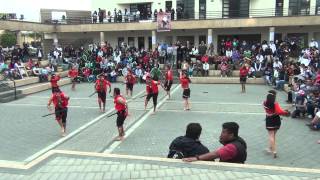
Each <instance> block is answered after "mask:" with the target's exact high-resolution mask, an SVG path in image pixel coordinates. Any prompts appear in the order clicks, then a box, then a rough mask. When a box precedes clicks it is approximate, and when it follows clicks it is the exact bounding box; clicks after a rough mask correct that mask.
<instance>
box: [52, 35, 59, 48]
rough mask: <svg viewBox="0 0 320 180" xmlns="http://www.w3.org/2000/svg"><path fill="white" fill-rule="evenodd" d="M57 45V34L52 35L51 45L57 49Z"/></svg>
mask: <svg viewBox="0 0 320 180" xmlns="http://www.w3.org/2000/svg"><path fill="white" fill-rule="evenodd" d="M58 43H59V41H58V34H57V33H53V45H54V46H55V47H57V46H58Z"/></svg>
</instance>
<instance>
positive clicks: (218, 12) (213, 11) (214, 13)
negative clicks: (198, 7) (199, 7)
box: [207, 0, 222, 19]
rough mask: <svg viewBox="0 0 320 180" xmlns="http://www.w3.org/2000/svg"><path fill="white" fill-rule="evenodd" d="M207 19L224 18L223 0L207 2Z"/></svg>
mask: <svg viewBox="0 0 320 180" xmlns="http://www.w3.org/2000/svg"><path fill="white" fill-rule="evenodd" d="M207 18H209V19H211V18H222V0H214V1H211V0H207Z"/></svg>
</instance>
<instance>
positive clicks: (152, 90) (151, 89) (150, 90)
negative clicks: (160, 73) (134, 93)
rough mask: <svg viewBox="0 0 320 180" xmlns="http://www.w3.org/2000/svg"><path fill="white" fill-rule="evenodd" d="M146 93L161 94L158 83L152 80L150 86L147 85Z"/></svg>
mask: <svg viewBox="0 0 320 180" xmlns="http://www.w3.org/2000/svg"><path fill="white" fill-rule="evenodd" d="M146 91H147V93H148V94H150V93H154V94H156V93H158V92H159V88H158V81H153V80H151V82H150V83H149V84H146Z"/></svg>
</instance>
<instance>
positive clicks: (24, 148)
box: [0, 83, 320, 179]
mask: <svg viewBox="0 0 320 180" xmlns="http://www.w3.org/2000/svg"><path fill="white" fill-rule="evenodd" d="M113 87H120V88H121V91H122V93H124V85H123V84H120V83H119V84H113ZM62 89H63V90H64V91H65V92H66V93H67V94H68V95H69V96H70V97H71V100H70V103H69V104H70V107H69V113H68V135H67V136H66V137H64V138H61V137H60V133H59V127H58V125H57V123H56V122H55V121H54V119H53V116H48V117H45V118H42V117H41V115H44V114H47V113H49V112H48V110H47V108H46V104H47V101H48V98H49V96H50V93H51V91H49V90H48V91H44V92H41V93H36V94H33V95H30V96H27V97H26V98H23V99H20V100H17V101H14V102H10V103H5V104H0V113H1V118H0V123H1V127H0V128H1V131H0V144H1V148H0V165H3V164H7V165H10V164H12V167H11V166H10V167H9V166H8V167H6V168H0V179H50V178H51V179H81V177H82V178H83V179H134V178H137V179H139V178H162V177H168V178H173V179H178V178H180V179H185V178H184V177H191V176H190V175H194V177H193V178H192V179H197V178H200V179H212V178H213V177H215V178H216V179H232V178H234V179H245V178H249V179H255V178H256V179H261V178H266V179H272V178H283V179H285V178H288V179H291V178H296V179H302V178H306V179H309V178H316V177H320V173H319V172H320V170H319V172H317V173H312V172H310V173H306V172H305V173H303V172H302V171H297V172H296V171H294V172H295V173H292V172H291V171H290V168H292V169H293V168H306V169H320V163H319V161H318V160H317V158H318V157H320V151H319V148H320V145H318V144H316V141H317V140H318V139H320V134H319V132H313V131H310V130H309V129H308V128H307V127H306V126H305V125H304V124H305V123H307V122H308V120H307V119H304V120H302V119H291V118H283V121H282V128H281V130H280V131H279V133H278V135H277V145H278V154H279V158H277V159H273V158H272V157H271V156H268V155H267V154H265V152H264V149H265V148H266V147H267V132H266V130H265V128H264V126H265V125H264V123H265V121H264V111H263V108H262V106H261V103H262V101H263V100H264V98H265V95H266V92H267V91H268V90H269V89H268V87H266V86H263V85H248V86H247V93H246V94H242V93H240V85H231V84H226V85H218V84H213V85H200V84H192V85H191V111H187V112H186V111H183V108H182V99H181V94H182V91H181V88H180V87H179V86H178V85H174V86H173V88H172V92H173V94H172V98H171V99H167V97H166V96H165V94H164V91H163V90H162V89H161V91H160V94H159V98H158V104H159V109H158V111H157V113H156V114H154V115H153V114H151V112H152V110H151V109H152V101H150V103H149V106H148V110H147V111H144V110H143V104H144V102H143V100H144V99H143V98H141V96H143V94H144V91H145V86H144V85H136V86H135V87H134V95H133V98H129V99H128V100H129V114H130V115H129V117H128V119H127V120H126V123H125V126H126V129H127V130H126V136H127V137H126V139H125V140H124V141H123V142H117V141H113V139H114V137H115V136H116V135H117V130H116V128H115V118H116V117H115V116H113V117H110V118H107V115H108V114H111V113H113V112H114V111H113V100H112V98H111V97H110V96H108V99H107V107H106V111H107V112H106V113H99V111H98V108H97V100H96V97H95V96H93V97H91V98H90V97H88V96H89V95H90V94H91V93H92V92H93V84H80V85H78V86H77V90H76V91H71V90H70V86H69V85H67V86H64V87H62ZM285 99H286V95H285V93H283V92H279V94H278V101H279V102H280V104H281V105H282V107H290V106H289V105H287V104H286V103H285ZM227 121H236V122H238V123H239V125H240V133H239V134H240V136H242V137H243V138H244V139H245V140H246V141H247V144H248V159H247V162H246V163H247V164H252V165H258V166H257V167H260V166H259V165H268V166H270V167H274V166H279V167H288V168H289V169H287V170H283V171H281V172H280V171H275V170H269V171H263V170H261V169H260V168H254V170H252V169H251V170H250V169H245V168H234V167H224V168H221V167H220V166H209V165H207V164H205V165H193V164H188V163H181V162H163V160H161V162H160V161H158V160H155V159H156V158H165V157H166V155H167V152H168V146H169V144H170V142H171V141H172V140H173V139H174V138H175V137H177V136H180V135H184V133H185V128H186V125H187V124H188V123H190V122H199V123H200V124H201V125H202V128H203V131H202V135H201V137H200V140H201V141H202V142H203V144H205V145H206V146H207V147H208V148H209V149H211V150H214V149H216V148H217V147H219V146H221V144H219V142H218V138H219V135H220V132H221V125H222V123H223V122H227ZM51 150H53V151H71V152H79V153H80V152H88V153H97V154H109V153H111V154H114V155H115V156H118V155H119V156H121V155H130V156H131V155H132V157H133V158H129V157H128V158H120V159H119V158H110V157H96V156H95V155H88V156H79V155H77V154H73V155H66V154H63V153H60V154H55V155H52V156H50V157H48V158H46V159H43V161H41V162H40V163H38V164H36V165H34V166H32V167H30V169H27V170H22V169H19V168H16V169H15V168H14V167H15V165H16V166H17V167H18V165H21V167H24V166H25V165H28V164H32V162H33V161H35V160H36V159H37V158H38V157H39V156H41V155H43V154H45V153H48V152H50V151H51ZM135 157H137V158H135ZM138 157H149V158H151V159H152V158H155V159H152V160H148V159H145V160H139V158H138ZM61 166H62V167H61ZM131 166H133V167H134V168H132V167H131ZM0 167H2V166H0ZM4 167H5V166H4ZM135 167H139V168H137V169H135ZM144 167H147V168H146V169H145V168H144ZM148 167H151V168H148ZM152 167H154V168H152ZM119 168H120V170H119ZM112 169H117V170H119V171H116V170H112ZM128 169H129V170H128ZM171 170H172V172H171ZM150 171H152V172H154V171H156V173H155V174H154V173H151V172H150ZM158 171H159V172H158ZM179 172H180V173H179ZM190 172H192V173H190ZM163 173H164V174H163ZM170 173H171V174H170ZM151 174H152V175H151ZM87 176H90V177H87Z"/></svg>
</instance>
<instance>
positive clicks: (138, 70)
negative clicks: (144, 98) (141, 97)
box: [134, 66, 143, 83]
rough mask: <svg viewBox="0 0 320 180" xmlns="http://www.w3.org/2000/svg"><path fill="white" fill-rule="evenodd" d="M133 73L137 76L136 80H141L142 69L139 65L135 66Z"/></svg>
mask: <svg viewBox="0 0 320 180" xmlns="http://www.w3.org/2000/svg"><path fill="white" fill-rule="evenodd" d="M134 74H135V75H136V77H137V78H138V82H139V83H141V82H142V77H143V72H142V69H141V67H140V66H137V69H136V70H135V72H134Z"/></svg>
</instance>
